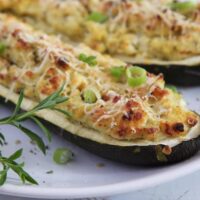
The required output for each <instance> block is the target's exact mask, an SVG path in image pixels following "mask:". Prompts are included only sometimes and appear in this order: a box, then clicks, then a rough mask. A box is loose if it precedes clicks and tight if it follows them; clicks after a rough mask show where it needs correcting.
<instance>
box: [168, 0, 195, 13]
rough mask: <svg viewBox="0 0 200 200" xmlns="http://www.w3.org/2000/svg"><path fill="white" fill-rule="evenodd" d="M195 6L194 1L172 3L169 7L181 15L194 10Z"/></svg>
mask: <svg viewBox="0 0 200 200" xmlns="http://www.w3.org/2000/svg"><path fill="white" fill-rule="evenodd" d="M196 6H197V4H196V2H195V1H192V0H190V1H183V2H172V3H171V4H170V7H171V9H172V10H176V11H178V12H181V13H188V12H191V11H192V10H194V9H195V8H196Z"/></svg>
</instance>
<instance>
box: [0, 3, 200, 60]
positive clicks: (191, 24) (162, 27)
mask: <svg viewBox="0 0 200 200" xmlns="http://www.w3.org/2000/svg"><path fill="white" fill-rule="evenodd" d="M170 2H171V0H168V1H163V0H162V1H161V0H142V1H132V0H126V1H122V0H90V1H85V0H74V1H71V0H64V1H63V0H62V1H61V0H45V3H44V1H43V0H34V1H32V0H13V1H10V0H0V9H2V10H12V11H14V12H15V13H17V14H18V15H22V16H23V15H26V16H31V17H33V18H34V19H32V20H30V19H29V20H28V22H30V23H31V22H32V24H33V25H34V26H37V27H39V28H41V29H43V30H44V31H49V32H51V33H56V34H60V35H61V36H62V38H63V39H65V40H67V39H68V38H70V39H72V40H73V41H76V42H84V43H85V44H87V45H89V46H90V47H92V48H93V49H95V50H98V51H100V52H103V53H110V54H112V55H119V54H120V55H121V54H122V55H125V56H131V57H132V58H134V59H135V60H142V59H143V60H144V59H154V60H155V59H157V60H165V61H169V60H172V61H179V60H182V59H186V58H190V57H193V56H197V55H199V54H200V39H199V34H200V26H199V23H198V21H199V10H198V9H196V10H195V11H194V14H191V15H190V16H189V17H188V16H185V15H183V14H181V13H178V12H176V11H173V10H171V9H170V8H169V5H168V4H169V3H170ZM49 11H50V12H49ZM94 11H95V12H100V13H103V14H104V15H105V16H107V17H108V20H107V21H106V22H104V23H98V22H94V21H90V20H87V17H88V16H89V15H90V14H91V13H92V12H94ZM44 13H45V14H44ZM191 19H192V20H191Z"/></svg>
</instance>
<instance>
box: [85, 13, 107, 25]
mask: <svg viewBox="0 0 200 200" xmlns="http://www.w3.org/2000/svg"><path fill="white" fill-rule="evenodd" d="M87 19H88V20H90V21H93V22H98V23H104V22H106V21H107V20H108V17H107V16H106V15H104V14H103V13H100V12H92V13H91V14H90V15H89V16H88V17H87Z"/></svg>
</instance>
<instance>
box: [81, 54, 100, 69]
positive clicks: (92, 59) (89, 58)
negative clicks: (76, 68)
mask: <svg viewBox="0 0 200 200" xmlns="http://www.w3.org/2000/svg"><path fill="white" fill-rule="evenodd" d="M79 60H81V61H83V62H85V63H87V64H88V65H90V66H91V67H94V66H95V65H97V60H96V56H87V55H85V54H84V53H81V54H80V55H79Z"/></svg>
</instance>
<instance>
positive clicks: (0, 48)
mask: <svg viewBox="0 0 200 200" xmlns="http://www.w3.org/2000/svg"><path fill="white" fill-rule="evenodd" d="M5 50H6V45H5V44H3V43H0V54H2V53H4V51H5Z"/></svg>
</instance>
